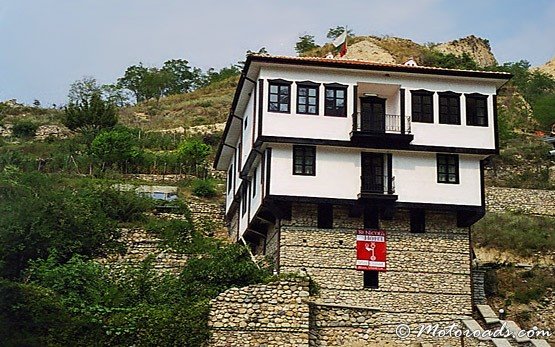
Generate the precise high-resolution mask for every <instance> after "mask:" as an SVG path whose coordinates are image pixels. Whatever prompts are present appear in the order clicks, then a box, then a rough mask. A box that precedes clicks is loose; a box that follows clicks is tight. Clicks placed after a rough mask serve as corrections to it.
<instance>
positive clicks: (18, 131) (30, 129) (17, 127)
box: [12, 120, 39, 138]
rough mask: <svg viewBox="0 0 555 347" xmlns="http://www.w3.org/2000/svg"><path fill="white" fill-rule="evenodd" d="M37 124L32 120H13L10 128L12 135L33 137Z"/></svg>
mask: <svg viewBox="0 0 555 347" xmlns="http://www.w3.org/2000/svg"><path fill="white" fill-rule="evenodd" d="M38 128H39V126H38V125H37V124H35V123H33V122H30V121H26V120H21V121H18V122H15V123H14V125H13V128H12V132H13V135H14V136H16V137H19V138H31V137H34V136H35V134H36V132H37V129H38Z"/></svg>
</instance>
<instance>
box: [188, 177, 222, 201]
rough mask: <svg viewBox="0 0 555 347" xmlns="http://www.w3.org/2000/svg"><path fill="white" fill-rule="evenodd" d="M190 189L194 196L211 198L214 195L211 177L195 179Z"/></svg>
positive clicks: (213, 184) (214, 187) (214, 185)
mask: <svg viewBox="0 0 555 347" xmlns="http://www.w3.org/2000/svg"><path fill="white" fill-rule="evenodd" d="M192 191H193V194H194V195H196V196H200V197H203V198H212V197H214V196H216V194H217V191H216V184H215V183H214V181H213V180H212V179H204V180H202V179H196V180H194V181H193V182H192Z"/></svg>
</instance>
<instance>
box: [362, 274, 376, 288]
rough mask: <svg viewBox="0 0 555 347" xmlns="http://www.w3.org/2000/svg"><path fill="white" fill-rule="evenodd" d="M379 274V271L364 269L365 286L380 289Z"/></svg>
mask: <svg viewBox="0 0 555 347" xmlns="http://www.w3.org/2000/svg"><path fill="white" fill-rule="evenodd" d="M378 274H379V273H378V271H375V270H369V271H364V288H373V289H378V285H379V276H378Z"/></svg>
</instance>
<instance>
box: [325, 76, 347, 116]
mask: <svg viewBox="0 0 555 347" xmlns="http://www.w3.org/2000/svg"><path fill="white" fill-rule="evenodd" d="M348 88H349V86H348V85H345V84H339V83H326V84H324V116H326V117H340V118H341V117H347V100H348V94H347V90H348ZM328 90H331V91H333V92H334V93H333V104H334V109H333V112H332V111H329V110H328ZM338 91H343V110H342V112H338V110H339V109H338V108H337V99H338V98H337V92H338Z"/></svg>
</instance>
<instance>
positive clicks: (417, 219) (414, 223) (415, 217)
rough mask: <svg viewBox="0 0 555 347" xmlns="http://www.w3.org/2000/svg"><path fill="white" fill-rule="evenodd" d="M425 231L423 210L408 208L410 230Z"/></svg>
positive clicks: (414, 231)
mask: <svg viewBox="0 0 555 347" xmlns="http://www.w3.org/2000/svg"><path fill="white" fill-rule="evenodd" d="M425 231H426V214H425V212H424V210H421V209H416V210H410V232H411V233H423V232H425Z"/></svg>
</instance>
